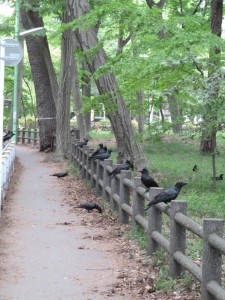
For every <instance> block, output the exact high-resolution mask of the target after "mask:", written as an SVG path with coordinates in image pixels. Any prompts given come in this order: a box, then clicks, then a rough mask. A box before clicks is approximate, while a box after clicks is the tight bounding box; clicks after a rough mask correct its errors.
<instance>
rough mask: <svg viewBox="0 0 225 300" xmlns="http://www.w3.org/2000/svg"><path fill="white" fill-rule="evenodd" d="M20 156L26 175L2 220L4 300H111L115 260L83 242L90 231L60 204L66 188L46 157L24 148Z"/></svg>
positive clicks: (0, 298) (0, 289) (0, 283)
mask: <svg viewBox="0 0 225 300" xmlns="http://www.w3.org/2000/svg"><path fill="white" fill-rule="evenodd" d="M16 153H17V157H18V159H19V162H20V163H21V165H22V168H23V170H22V172H21V174H20V176H19V178H18V183H16V187H15V189H16V190H15V193H14V194H13V195H12V196H9V197H8V199H6V201H5V207H4V210H3V212H2V216H1V219H0V245H1V246H0V300H15V299H19V300H36V299H45V300H57V299H63V300H73V299H74V300H75V299H76V300H102V299H109V297H108V296H107V293H106V291H107V290H109V289H110V286H111V284H113V283H114V282H115V281H116V276H117V273H116V272H115V264H116V262H115V258H113V256H111V253H110V252H107V249H104V247H103V249H102V248H101V249H99V241H94V240H91V239H84V235H85V234H88V230H91V229H90V228H87V227H82V225H81V222H80V218H79V215H77V216H76V215H74V214H73V215H71V213H70V214H69V213H68V211H69V209H70V207H68V206H66V205H65V204H64V205H63V204H62V200H63V197H64V195H63V189H62V187H61V186H60V185H59V184H57V180H58V179H57V178H55V177H52V176H49V174H51V173H52V171H53V170H52V167H51V166H50V165H49V164H46V163H43V162H42V161H43V155H42V154H40V153H38V151H37V150H32V149H30V148H26V147H23V146H17V151H16ZM65 222H72V224H73V226H66V225H64V224H65ZM110 299H114V300H120V299H121V298H120V297H119V296H118V295H115V297H113V296H111V297H110ZM122 299H126V297H125V296H124V297H122ZM127 299H128V298H127Z"/></svg>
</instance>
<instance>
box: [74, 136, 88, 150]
mask: <svg viewBox="0 0 225 300" xmlns="http://www.w3.org/2000/svg"><path fill="white" fill-rule="evenodd" d="M88 142H89V140H88V139H86V138H84V141H83V142H78V143H76V145H75V148H76V147H80V148H83V146H86V145H87V143H88Z"/></svg>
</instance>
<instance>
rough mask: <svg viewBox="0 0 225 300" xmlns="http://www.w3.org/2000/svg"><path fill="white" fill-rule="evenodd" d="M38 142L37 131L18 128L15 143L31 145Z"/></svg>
mask: <svg viewBox="0 0 225 300" xmlns="http://www.w3.org/2000/svg"><path fill="white" fill-rule="evenodd" d="M38 142H39V132H38V130H37V129H30V128H18V129H17V143H22V144H33V145H36V144H37V143H38Z"/></svg>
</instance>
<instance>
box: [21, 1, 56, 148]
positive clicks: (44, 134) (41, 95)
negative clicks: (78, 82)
mask: <svg viewBox="0 0 225 300" xmlns="http://www.w3.org/2000/svg"><path fill="white" fill-rule="evenodd" d="M28 3H29V2H28ZM33 8H34V7H33ZM34 9H35V8H34ZM20 14H21V21H22V24H23V28H24V29H25V30H28V29H31V28H35V27H43V26H44V24H43V20H42V18H40V16H39V15H38V13H37V11H33V10H26V9H25V8H24V9H21V11H20ZM26 44H27V51H28V56H29V61H30V66H31V71H32V77H33V81H34V87H35V93H36V99H37V114H38V125H39V132H40V150H41V149H43V148H45V147H46V146H51V144H52V136H53V133H54V132H55V130H56V109H55V103H54V95H53V92H52V85H51V79H50V78H51V76H50V74H49V71H48V70H49V68H51V67H50V65H52V62H51V57H50V52H49V48H48V42H47V38H46V37H42V36H26ZM43 49H45V50H43Z"/></svg>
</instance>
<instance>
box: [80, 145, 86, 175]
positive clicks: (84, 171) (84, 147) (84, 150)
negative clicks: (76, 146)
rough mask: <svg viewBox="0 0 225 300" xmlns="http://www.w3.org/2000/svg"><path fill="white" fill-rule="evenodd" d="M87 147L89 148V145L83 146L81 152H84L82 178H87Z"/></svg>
mask: <svg viewBox="0 0 225 300" xmlns="http://www.w3.org/2000/svg"><path fill="white" fill-rule="evenodd" d="M87 148H88V146H83V147H82V148H81V152H82V161H81V163H82V165H81V177H82V178H86V168H87V165H86V162H87Z"/></svg>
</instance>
